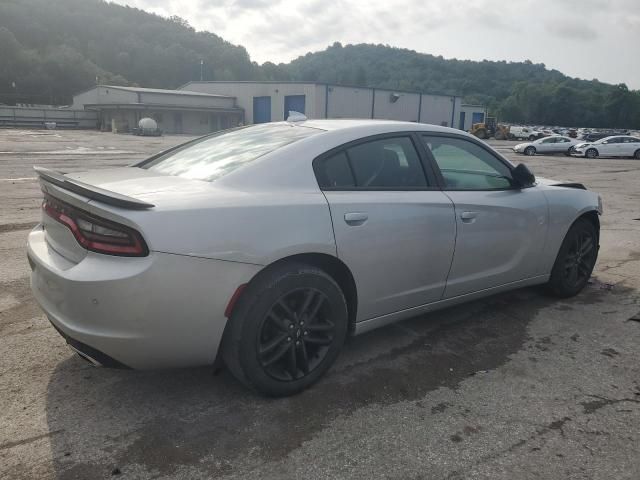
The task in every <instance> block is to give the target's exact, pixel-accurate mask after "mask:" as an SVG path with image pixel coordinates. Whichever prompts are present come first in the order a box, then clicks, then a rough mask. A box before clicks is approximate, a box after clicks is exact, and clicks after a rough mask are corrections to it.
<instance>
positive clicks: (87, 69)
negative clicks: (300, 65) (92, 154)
mask: <svg viewBox="0 0 640 480" xmlns="http://www.w3.org/2000/svg"><path fill="white" fill-rule="evenodd" d="M201 60H204V72H203V73H204V76H205V77H206V78H207V79H214V78H215V79H218V80H220V79H225V80H232V79H242V80H248V79H251V78H254V77H255V76H256V75H257V73H256V72H257V71H258V70H259V68H258V66H257V65H255V64H252V63H251V61H250V60H249V55H248V54H247V51H246V50H245V49H244V48H243V47H239V46H236V45H232V44H231V43H229V42H226V41H224V40H223V39H222V38H220V37H218V36H217V35H214V34H213V33H208V32H196V31H195V30H194V29H193V28H191V27H190V26H189V25H188V24H187V23H186V22H185V21H184V20H182V19H180V18H177V17H174V18H169V19H165V18H162V17H160V16H158V15H153V14H149V13H147V12H144V11H142V10H139V9H135V8H130V7H123V6H120V5H116V4H110V3H106V2H103V1H100V0H55V1H52V0H1V1H0V102H3V103H10V102H11V101H12V100H13V101H16V100H17V101H23V102H34V103H35V102H37V103H49V102H53V103H68V102H69V101H70V100H71V96H72V95H73V94H74V93H77V92H78V91H80V90H82V89H86V88H88V87H90V86H91V85H94V84H95V83H96V77H98V81H99V82H100V83H107V84H108V83H111V84H122V85H139V86H145V87H155V88H175V87H177V86H179V85H181V84H183V83H186V82H188V81H189V80H195V79H199V78H200V61H201ZM13 83H15V88H14V87H13Z"/></svg>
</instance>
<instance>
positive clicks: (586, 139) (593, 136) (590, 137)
mask: <svg viewBox="0 0 640 480" xmlns="http://www.w3.org/2000/svg"><path fill="white" fill-rule="evenodd" d="M612 135H613V134H612V133H610V132H589V133H585V134H583V135H580V136H578V139H579V140H581V141H582V142H583V143H591V142H596V141H598V140H602V139H603V138H607V137H610V136H612Z"/></svg>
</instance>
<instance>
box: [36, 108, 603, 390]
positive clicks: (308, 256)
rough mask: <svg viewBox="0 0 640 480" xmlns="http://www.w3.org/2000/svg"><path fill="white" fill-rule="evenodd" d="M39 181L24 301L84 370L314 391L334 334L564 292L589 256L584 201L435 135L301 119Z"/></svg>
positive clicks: (590, 231) (584, 273)
mask: <svg viewBox="0 0 640 480" xmlns="http://www.w3.org/2000/svg"><path fill="white" fill-rule="evenodd" d="M37 172H38V174H39V177H40V183H41V186H42V191H43V193H44V201H43V205H42V209H43V214H42V222H41V224H40V225H38V226H37V227H36V228H35V229H34V230H33V231H32V232H31V233H30V234H29V239H28V258H29V261H30V264H31V267H32V270H33V271H32V276H31V283H32V289H33V293H34V295H35V298H36V299H37V301H38V303H39V304H40V305H41V307H42V308H43V310H44V311H45V312H46V314H47V316H48V317H49V319H50V320H51V323H52V324H53V326H54V327H55V328H56V330H57V331H58V332H59V333H60V334H61V335H62V336H63V337H64V338H65V339H66V340H67V342H68V343H69V345H70V346H71V347H72V348H73V349H74V350H75V351H76V352H78V353H79V354H80V356H82V357H84V358H85V359H86V360H88V361H90V362H92V363H94V364H96V365H103V366H113V367H128V368H137V369H147V368H163V367H188V366H196V365H210V364H214V363H215V362H216V361H218V360H220V361H224V363H225V364H226V365H227V367H228V368H229V369H230V370H231V372H233V374H234V375H235V376H236V377H237V378H238V379H239V380H240V381H241V382H243V383H244V384H246V385H247V386H249V387H251V388H253V389H255V390H257V391H259V392H262V393H264V394H267V395H289V394H293V393H295V392H299V391H301V390H302V389H304V388H306V387H308V386H310V385H311V384H312V383H313V382H315V381H316V380H318V379H319V378H320V377H321V376H322V375H323V374H324V373H325V372H326V371H327V370H328V369H329V367H330V366H331V364H332V363H333V362H334V360H335V359H336V357H337V356H338V353H339V351H340V349H341V348H342V346H343V343H344V341H345V338H346V337H347V335H354V334H359V333H362V332H366V331H368V330H371V329H373V328H377V327H381V326H383V325H386V324H388V323H391V322H396V321H398V320H401V319H404V318H407V317H411V316H415V315H418V314H421V313H424V312H428V311H432V310H436V309H439V308H443V307H447V306H449V305H454V304H458V303H462V302H466V301H469V300H472V299H476V298H479V297H484V296H486V295H491V294H494V293H497V292H501V291H505V290H509V289H514V288H519V287H524V286H528V285H536V284H547V285H548V289H549V291H550V292H552V293H554V294H555V295H558V296H560V297H568V296H571V295H576V294H577V293H578V292H580V291H581V290H582V288H583V287H584V286H585V284H586V283H587V280H588V279H589V276H590V275H591V272H592V269H593V267H594V264H595V262H596V257H597V252H598V242H599V215H600V214H601V213H602V207H601V204H600V199H599V197H598V195H597V194H595V193H593V192H591V191H589V190H586V189H585V187H584V186H582V185H579V184H571V183H562V182H554V181H549V180H543V179H537V180H536V179H535V177H534V176H533V174H531V172H529V170H528V169H527V168H526V167H525V166H524V165H518V166H517V167H516V166H514V165H512V164H511V163H509V162H508V161H507V160H506V159H505V158H503V157H502V156H501V155H500V154H499V153H497V152H496V151H494V150H493V149H491V148H490V147H489V146H487V145H486V144H485V143H483V142H482V141H479V140H477V139H476V138H475V137H473V136H471V135H468V134H466V133H464V132H461V131H459V130H453V129H449V128H444V127H437V126H433V125H424V124H417V123H405V122H391V121H373V120H304V119H303V120H301V121H296V122H281V123H271V124H262V125H255V126H248V127H243V128H238V129H234V130H227V131H223V132H219V133H215V134H212V135H209V136H206V137H203V138H200V139H197V140H194V141H191V142H188V143H186V144H183V145H180V146H178V147H176V148H173V149H170V150H167V151H165V152H162V153H160V154H158V155H155V156H154V157H151V158H149V159H147V160H145V161H142V162H140V163H138V164H136V165H133V166H131V167H124V168H113V169H107V170H100V171H86V172H80V173H72V174H66V175H64V174H61V173H58V172H54V171H51V170H47V169H43V168H38V169H37Z"/></svg>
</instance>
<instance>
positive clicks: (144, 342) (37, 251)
mask: <svg viewBox="0 0 640 480" xmlns="http://www.w3.org/2000/svg"><path fill="white" fill-rule="evenodd" d="M27 251H28V257H29V263H30V264H31V267H32V273H31V288H32V291H33V294H34V297H35V299H36V301H37V302H38V303H39V305H40V306H41V308H42V309H43V310H44V311H45V313H46V314H47V316H48V317H49V319H50V320H51V323H52V324H53V325H54V326H55V328H56V329H57V330H58V331H59V332H60V333H61V334H62V336H63V337H65V338H66V339H67V341H68V343H69V344H70V346H72V347H73V348H74V349H75V350H76V351H79V353H81V354H84V355H83V356H85V357H89V358H91V359H93V360H95V361H96V363H99V364H101V365H104V366H126V367H130V368H136V369H150V368H172V367H186V366H196V365H208V364H213V362H214V360H215V358H216V355H217V350H218V347H219V345H220V341H221V339H222V333H223V331H224V327H225V324H226V321H227V319H226V317H225V316H224V310H225V308H226V306H227V303H228V301H229V299H230V298H231V296H232V295H233V293H234V291H235V289H236V288H237V287H238V285H241V284H243V283H247V282H248V281H249V280H250V279H251V278H252V277H253V275H255V273H257V272H258V270H259V269H260V268H261V267H260V266H257V265H250V264H244V263H236V262H225V261H219V260H211V259H203V258H196V257H190V256H185V255H172V254H165V253H158V252H151V253H150V254H149V256H147V257H142V258H131V257H115V256H109V255H101V254H96V253H92V252H88V254H87V256H86V257H85V258H84V259H83V260H81V261H80V262H79V263H73V262H70V261H69V260H67V259H66V258H65V257H63V256H61V255H60V254H58V253H57V252H56V251H55V250H53V249H52V248H51V246H50V245H49V244H48V243H47V241H46V239H45V234H44V231H43V230H42V228H41V227H40V226H38V227H36V228H35V229H34V230H33V231H32V232H31V233H30V234H29V239H28V248H27ZM96 356H97V357H100V358H96ZM101 360H102V361H101Z"/></svg>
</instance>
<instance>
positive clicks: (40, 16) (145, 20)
mask: <svg viewBox="0 0 640 480" xmlns="http://www.w3.org/2000/svg"><path fill="white" fill-rule="evenodd" d="M201 60H202V61H203V62H204V68H203V71H202V75H203V77H204V79H205V80H308V81H320V82H334V83H348V84H358V85H367V86H372V87H387V88H393V89H399V90H419V91H425V92H435V93H447V94H458V95H462V96H463V97H464V99H465V101H467V102H470V103H483V104H485V105H487V106H488V107H489V108H490V110H491V111H492V113H494V114H496V115H497V116H498V117H499V118H500V119H501V120H504V121H512V122H521V123H535V124H553V125H567V126H573V125H576V126H578V125H579V126H594V127H618V128H622V127H626V128H638V129H640V91H629V90H628V89H627V87H626V86H625V85H609V84H605V83H601V82H598V81H596V80H593V81H587V80H578V79H572V78H569V77H567V76H565V75H564V74H562V73H561V72H559V71H557V70H548V69H546V68H545V66H544V65H542V64H533V63H531V62H519V63H517V62H504V61H502V62H490V61H482V62H474V61H469V60H455V59H454V60H447V59H444V58H442V57H435V56H433V55H427V54H421V53H417V52H415V51H411V50H405V49H397V48H392V47H389V46H383V45H365V44H362V45H347V46H342V45H341V44H339V43H335V44H334V45H332V46H331V47H329V48H327V49H326V50H324V51H321V52H315V53H309V54H307V55H305V56H303V57H300V58H298V59H296V60H294V61H292V62H291V63H289V64H280V65H275V64H273V63H270V62H267V63H265V64H263V65H261V66H260V65H257V64H256V63H254V62H251V60H250V58H249V55H248V54H247V51H246V50H245V49H244V48H243V47H241V46H236V45H233V44H231V43H229V42H226V41H225V40H223V39H222V38H220V37H218V36H217V35H215V34H213V33H209V32H196V31H195V30H194V29H193V28H191V27H190V26H189V24H188V23H187V22H186V21H184V20H183V19H181V18H178V17H172V18H168V19H167V18H163V17H160V16H158V15H154V14H149V13H146V12H144V11H142V10H138V9H135V8H130V7H123V6H120V5H116V4H110V3H106V2H104V1H101V0H56V1H51V0H2V1H1V2H0V103H7V104H14V103H16V102H22V103H54V104H66V103H69V102H70V101H71V97H72V95H73V94H74V93H76V92H78V91H80V90H83V89H86V88H88V87H90V86H91V85H94V84H95V83H96V81H97V82H99V83H105V84H122V85H140V86H145V87H156V88H175V87H177V86H179V85H181V84H183V83H186V82H188V81H189V80H197V79H199V78H200V75H201V66H200V62H201Z"/></svg>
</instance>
